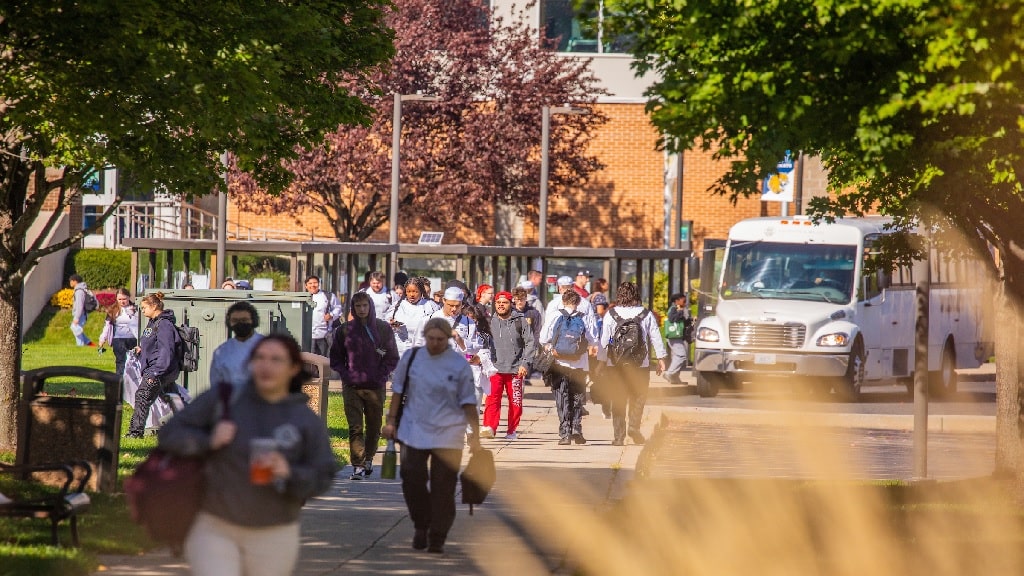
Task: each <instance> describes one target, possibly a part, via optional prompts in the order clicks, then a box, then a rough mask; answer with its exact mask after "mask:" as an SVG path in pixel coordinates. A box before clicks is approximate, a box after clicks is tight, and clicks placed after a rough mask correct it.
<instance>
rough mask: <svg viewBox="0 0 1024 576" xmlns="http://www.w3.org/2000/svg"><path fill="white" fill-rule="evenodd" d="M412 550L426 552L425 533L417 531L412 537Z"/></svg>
mask: <svg viewBox="0 0 1024 576" xmlns="http://www.w3.org/2000/svg"><path fill="white" fill-rule="evenodd" d="M412 548H413V550H426V549H427V531H426V530H417V531H416V533H415V534H413V535H412Z"/></svg>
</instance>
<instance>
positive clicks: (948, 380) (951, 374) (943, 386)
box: [928, 340, 956, 398]
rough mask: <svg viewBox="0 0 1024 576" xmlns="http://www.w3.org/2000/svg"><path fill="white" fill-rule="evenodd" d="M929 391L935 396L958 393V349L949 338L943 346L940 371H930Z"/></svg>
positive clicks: (940, 396)
mask: <svg viewBox="0 0 1024 576" xmlns="http://www.w3.org/2000/svg"><path fill="white" fill-rule="evenodd" d="M928 393H929V394H931V395H932V396H933V397H935V398H942V397H944V396H947V395H950V396H951V395H953V394H956V349H954V348H953V343H952V342H950V341H949V340H947V341H946V345H945V346H943V348H942V360H941V362H940V363H939V370H938V372H929V373H928Z"/></svg>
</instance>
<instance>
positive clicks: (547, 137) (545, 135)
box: [537, 106, 590, 248]
mask: <svg viewBox="0 0 1024 576" xmlns="http://www.w3.org/2000/svg"><path fill="white" fill-rule="evenodd" d="M552 114H573V115H584V114H590V110H587V109H586V108H573V107H572V106H556V107H554V108H552V107H551V106H545V107H544V108H543V109H541V124H540V225H539V226H538V228H539V230H538V239H537V247H539V248H546V247H547V243H548V171H549V169H550V168H549V166H548V164H549V163H550V158H549V157H550V156H551V115H552Z"/></svg>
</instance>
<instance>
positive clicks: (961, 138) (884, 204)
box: [609, 0, 1024, 477]
mask: <svg viewBox="0 0 1024 576" xmlns="http://www.w3.org/2000/svg"><path fill="white" fill-rule="evenodd" d="M609 4H610V5H612V6H613V7H614V8H615V9H616V10H617V13H618V14H621V15H622V16H621V21H620V24H621V25H622V26H623V27H624V28H625V29H626V30H628V32H629V33H631V34H632V35H633V36H634V37H635V40H636V44H635V53H636V55H637V56H638V64H637V68H638V69H639V70H641V71H654V72H656V73H657V75H658V76H659V78H660V80H659V81H658V82H656V83H655V85H654V86H653V87H652V88H651V90H650V96H651V101H650V104H649V110H650V113H651V117H652V119H653V121H654V122H655V124H656V125H657V126H658V127H660V128H661V129H662V130H663V132H664V134H665V138H664V142H663V144H664V145H665V146H667V147H673V146H677V145H680V144H677V143H683V144H681V146H682V147H691V146H701V147H703V148H704V149H707V150H714V153H715V154H716V156H717V157H718V158H720V159H723V160H728V161H731V162H732V164H731V169H730V170H729V171H728V172H727V173H726V174H725V175H724V176H723V177H722V178H721V180H719V182H718V183H717V184H716V186H715V188H714V189H715V191H716V192H718V193H723V194H729V195H732V196H733V197H736V196H737V195H740V194H750V193H753V192H755V191H756V183H757V180H758V179H760V178H762V177H764V176H765V174H766V173H767V172H769V171H770V170H771V169H772V167H773V166H774V165H775V163H776V162H777V161H778V160H779V159H780V158H781V157H782V155H783V153H784V151H785V150H786V149H790V148H791V149H793V150H803V151H804V152H805V153H808V154H812V155H818V156H820V157H821V158H822V160H823V162H824V164H825V166H826V168H827V169H828V171H829V185H830V189H831V190H832V191H833V192H836V193H837V194H835V195H834V197H833V198H832V199H828V198H819V199H815V202H814V204H813V206H812V213H814V214H815V215H816V216H818V217H824V218H829V217H833V216H839V215H846V214H861V213H863V212H865V211H867V210H875V209H877V210H878V211H880V212H882V213H884V214H887V215H891V216H893V217H894V218H895V221H896V228H898V229H899V230H902V231H905V230H907V229H908V228H909V227H911V226H913V225H914V224H915V223H918V222H921V223H924V224H925V225H926V226H932V227H934V229H935V230H936V232H937V233H936V234H934V235H933V237H934V238H939V239H941V238H943V237H948V236H950V234H947V232H953V231H957V232H959V233H960V234H962V235H963V237H965V238H966V239H967V243H968V244H969V246H970V247H971V248H973V249H974V250H975V252H974V253H975V255H976V256H975V257H979V256H977V255H979V254H980V255H985V256H982V257H983V258H985V259H986V261H987V262H988V263H989V264H990V265H991V268H992V270H993V272H994V273H995V274H996V275H997V277H998V278H999V279H1000V281H1001V282H1000V286H1001V290H1000V298H1001V304H1002V306H1004V307H1005V310H1006V312H1008V313H1006V314H1003V313H1000V314H999V316H1000V318H1013V320H1014V321H1013V322H1009V323H1008V322H1000V325H999V331H998V333H997V336H996V347H997V365H998V369H999V372H998V375H997V388H998V400H997V403H998V418H997V427H998V429H999V433H998V437H999V440H998V446H997V468H1000V469H1003V470H1014V471H1017V472H1018V473H1019V472H1020V471H1021V469H1022V461H1021V457H1020V454H1021V432H1022V427H1021V424H1020V422H1021V417H1022V412H1021V405H1020V402H1019V401H1018V399H1021V400H1024V391H1022V390H1021V388H1020V384H1021V383H1022V382H1024V378H1021V377H1020V376H1021V374H1020V373H1019V372H1021V371H1022V370H1019V369H1018V366H1020V367H1021V368H1022V369H1024V365H1021V364H1019V363H1018V362H1017V356H1018V348H1019V344H1018V342H1022V341H1024V338H1022V337H1021V336H1024V333H1022V332H1021V324H1020V320H1019V319H1020V313H1021V311H1022V310H1024V308H1022V302H1024V237H1022V236H1024V231H1022V228H1021V226H1020V223H1019V219H1020V214H1024V194H1022V176H1024V163H1022V162H1024V156H1022V154H1024V146H1022V144H1024V141H1022V135H1024V132H1022V131H1024V112H1022V111H1024V108H1022V105H1021V103H1022V102H1024V98H1022V94H1021V89H1022V86H1024V64H1022V62H1024V61H1022V58H1021V56H1022V52H1024V37H1022V36H1021V35H1020V34H1019V33H1018V30H1019V27H1020V25H1021V23H1022V20H1024V4H1021V3H1020V2H1004V1H994V0H978V1H976V2H962V1H957V0H874V1H870V2H869V1H867V0H813V1H812V0H766V1H763V2H749V1H742V0H700V1H699V2H698V1H695V0H674V1H670V2H655V1H650V0H617V1H616V0H610V1H609ZM689 143H693V144H689ZM989 247H993V248H995V249H996V250H990V249H989ZM944 248H949V249H952V247H950V246H946V247H944ZM889 255H890V257H894V258H895V257H901V256H914V255H916V254H915V253H914V251H913V249H912V248H911V247H909V245H908V244H907V243H904V245H903V246H896V247H894V251H892V252H891V253H890V254H889ZM1020 477H1024V475H1021V476H1020Z"/></svg>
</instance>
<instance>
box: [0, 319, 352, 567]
mask: <svg viewBox="0 0 1024 576" xmlns="http://www.w3.org/2000/svg"><path fill="white" fill-rule="evenodd" d="M70 324H71V313H70V312H69V311H67V310H57V309H52V308H49V309H47V310H46V311H44V312H43V314H42V315H41V316H40V318H39V320H38V321H37V322H36V324H34V325H33V326H32V328H31V329H30V330H29V332H28V333H27V334H26V337H25V343H24V348H23V350H22V352H23V356H22V368H23V369H24V370H31V369H34V368H40V367H43V366H58V365H59V366H84V367H89V368H96V369H100V370H108V371H111V372H112V371H113V370H114V355H113V352H112V351H110V350H108V351H107V352H106V353H105V354H99V353H98V350H97V349H96V348H90V347H78V346H75V340H74V336H72V334H71V330H70V329H69V328H68V326H69V325H70ZM102 327H103V317H102V315H101V314H96V313H94V314H91V315H90V318H89V320H88V322H87V323H86V334H87V335H88V336H89V337H90V338H92V339H93V341H97V342H98V340H99V333H100V330H101V329H102ZM45 390H46V392H47V393H48V394H50V395H66V394H68V393H71V392H72V390H74V393H75V394H77V395H78V396H83V397H92V398H102V397H103V385H102V384H100V383H98V382H90V381H81V380H79V379H61V380H54V381H52V382H47V384H46V389H45ZM131 414H132V409H131V407H130V406H127V405H126V406H125V407H124V412H123V414H122V419H121V438H120V441H121V444H120V458H119V461H118V478H119V483H118V486H119V489H120V486H121V484H120V481H123V479H124V478H126V477H127V476H129V475H131V473H132V471H133V470H134V469H135V467H136V466H138V465H139V463H141V462H142V461H143V460H144V459H145V458H146V455H147V454H148V453H149V451H150V450H152V449H153V448H154V447H155V446H156V438H155V437H152V436H150V437H146V438H142V439H132V438H124V434H125V432H127V430H128V423H129V422H130V420H131ZM327 426H328V431H329V432H330V435H331V446H332V448H333V449H334V453H335V455H336V457H337V459H338V464H339V466H344V465H345V464H347V462H348V423H347V421H346V419H345V410H344V405H343V402H342V399H341V394H338V393H331V394H330V395H329V400H328V413H327ZM0 461H4V462H13V461H14V454H12V453H2V452H0ZM37 489H38V488H36V487H35V486H31V485H26V483H23V482H18V481H15V480H11V479H9V478H5V477H0V493H5V494H11V493H23V492H24V491H25V490H29V491H32V490H37ZM90 496H91V498H92V506H91V507H90V509H89V511H88V512H86V513H85V514H83V515H82V517H81V519H80V521H79V531H80V534H81V537H82V547H81V548H78V549H76V548H70V547H67V548H63V547H54V546H50V545H49V523H48V522H45V521H42V520H30V519H13V518H0V576H8V575H15V574H19V575H20V574H33V575H40V576H47V575H54V576H58V575H60V576H64V575H78V574H90V573H91V572H93V571H95V570H96V569H98V567H99V563H98V561H97V559H96V556H97V555H98V554H139V553H142V552H144V551H146V550H149V549H151V548H153V547H154V546H155V544H154V543H153V542H152V541H151V540H149V538H147V537H146V535H145V534H144V532H143V531H142V530H141V529H140V528H139V527H138V526H136V525H135V524H134V523H132V521H131V519H130V517H129V514H128V507H127V504H126V503H125V499H124V495H123V494H121V493H116V494H91V495H90ZM70 538H71V537H70V533H69V529H68V528H67V526H66V523H63V524H62V526H61V541H62V542H70Z"/></svg>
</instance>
